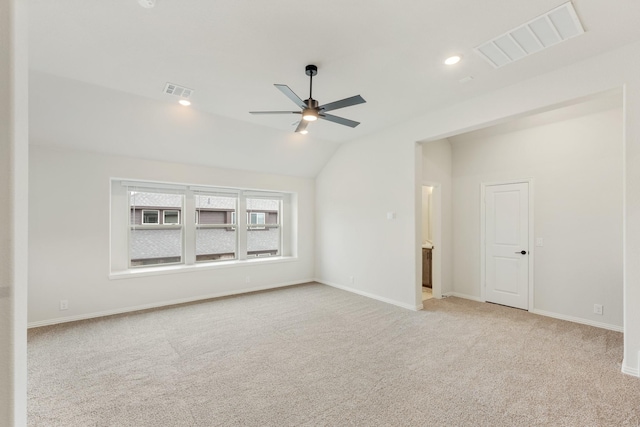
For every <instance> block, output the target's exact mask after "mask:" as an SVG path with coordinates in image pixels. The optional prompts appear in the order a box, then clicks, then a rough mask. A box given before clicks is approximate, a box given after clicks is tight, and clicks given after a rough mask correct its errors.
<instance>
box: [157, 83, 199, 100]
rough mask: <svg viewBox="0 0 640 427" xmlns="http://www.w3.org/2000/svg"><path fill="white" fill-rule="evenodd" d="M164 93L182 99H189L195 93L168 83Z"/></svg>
mask: <svg viewBox="0 0 640 427" xmlns="http://www.w3.org/2000/svg"><path fill="white" fill-rule="evenodd" d="M164 93H166V94H167V95H175V96H179V97H180V98H189V97H190V96H191V94H192V93H193V89H189V88H186V87H184V86H178V85H174V84H173V83H167V85H166V86H165V87H164Z"/></svg>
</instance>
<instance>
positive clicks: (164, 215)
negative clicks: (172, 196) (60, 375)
mask: <svg viewBox="0 0 640 427" xmlns="http://www.w3.org/2000/svg"><path fill="white" fill-rule="evenodd" d="M167 212H175V213H177V214H178V222H171V223H169V224H167V220H166V218H167ZM162 225H169V226H171V225H181V224H180V209H164V210H163V211H162Z"/></svg>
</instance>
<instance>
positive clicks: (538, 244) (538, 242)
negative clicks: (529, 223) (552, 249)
mask: <svg viewBox="0 0 640 427" xmlns="http://www.w3.org/2000/svg"><path fill="white" fill-rule="evenodd" d="M536 246H544V241H543V240H542V237H538V238H537V239H536Z"/></svg>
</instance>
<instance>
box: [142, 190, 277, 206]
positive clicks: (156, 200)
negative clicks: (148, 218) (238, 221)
mask: <svg viewBox="0 0 640 427" xmlns="http://www.w3.org/2000/svg"><path fill="white" fill-rule="evenodd" d="M129 203H130V206H132V207H134V206H135V207H138V206H139V207H145V206H153V207H159V206H161V207H167V208H181V207H182V195H180V194H166V193H147V192H142V191H132V192H131V194H130V196H129ZM278 205H279V201H278V200H273V199H250V198H248V199H247V209H248V210H254V211H277V210H278ZM207 208H209V209H224V210H233V209H235V208H236V198H235V197H225V196H213V195H198V197H196V209H207Z"/></svg>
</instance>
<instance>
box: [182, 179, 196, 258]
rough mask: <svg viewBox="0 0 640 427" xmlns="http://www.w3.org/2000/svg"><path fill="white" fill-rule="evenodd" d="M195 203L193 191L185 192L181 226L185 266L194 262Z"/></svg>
mask: <svg viewBox="0 0 640 427" xmlns="http://www.w3.org/2000/svg"><path fill="white" fill-rule="evenodd" d="M195 218H196V202H195V196H194V194H193V191H187V192H186V194H185V198H184V215H182V224H183V225H182V226H183V227H184V248H185V254H184V260H185V264H187V265H190V264H195V262H196V224H195Z"/></svg>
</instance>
